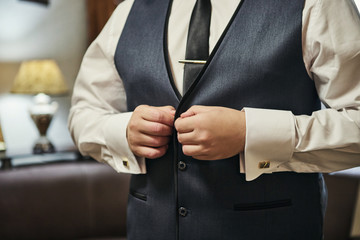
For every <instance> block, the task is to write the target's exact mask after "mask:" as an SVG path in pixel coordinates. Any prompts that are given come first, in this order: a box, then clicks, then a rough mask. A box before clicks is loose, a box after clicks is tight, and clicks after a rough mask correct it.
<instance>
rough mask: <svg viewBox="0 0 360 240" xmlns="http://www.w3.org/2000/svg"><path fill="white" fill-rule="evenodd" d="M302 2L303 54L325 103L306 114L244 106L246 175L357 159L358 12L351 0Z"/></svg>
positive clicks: (352, 163) (317, 168)
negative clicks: (319, 108)
mask: <svg viewBox="0 0 360 240" xmlns="http://www.w3.org/2000/svg"><path fill="white" fill-rule="evenodd" d="M306 2H307V4H305V8H304V11H303V57H304V62H305V66H306V68H307V70H308V73H309V75H310V77H311V78H312V79H313V80H314V83H315V85H316V88H317V91H318V95H319V97H320V99H321V101H322V103H323V104H324V106H325V108H324V109H322V110H319V111H317V112H314V113H313V114H312V115H311V116H305V115H301V116H294V115H293V114H292V113H291V112H289V111H277V110H265V109H251V108H245V112H246V123H247V126H246V127H247V130H246V131H247V132H246V145H245V151H244V160H245V166H244V168H245V173H246V179H247V180H248V181H250V180H253V179H255V178H257V177H258V176H260V175H261V174H264V173H272V172H278V171H294V172H304V173H305V172H333V171H339V170H343V169H347V168H352V167H356V166H359V165H360V67H359V63H360V19H359V13H358V10H357V9H356V7H355V5H354V4H353V3H352V2H351V1H346V0H337V1H332V0H326V1H325V0H322V1H319V0H307V1H306ZM308 2H313V4H312V3H311V4H308Z"/></svg>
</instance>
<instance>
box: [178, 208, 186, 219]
mask: <svg viewBox="0 0 360 240" xmlns="http://www.w3.org/2000/svg"><path fill="white" fill-rule="evenodd" d="M187 214H188V210H187V209H186V208H184V207H180V208H179V215H180V216H182V217H186V215H187Z"/></svg>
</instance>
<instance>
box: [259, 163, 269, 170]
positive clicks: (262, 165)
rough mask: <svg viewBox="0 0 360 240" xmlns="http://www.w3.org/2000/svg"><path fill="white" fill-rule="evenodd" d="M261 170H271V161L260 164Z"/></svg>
mask: <svg viewBox="0 0 360 240" xmlns="http://www.w3.org/2000/svg"><path fill="white" fill-rule="evenodd" d="M259 168H260V169H263V168H270V161H263V162H259Z"/></svg>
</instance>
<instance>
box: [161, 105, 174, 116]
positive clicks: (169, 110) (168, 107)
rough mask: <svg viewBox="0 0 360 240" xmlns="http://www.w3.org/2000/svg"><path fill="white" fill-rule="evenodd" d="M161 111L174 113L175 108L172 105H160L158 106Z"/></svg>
mask: <svg viewBox="0 0 360 240" xmlns="http://www.w3.org/2000/svg"><path fill="white" fill-rule="evenodd" d="M159 108H160V109H161V110H162V111H164V112H166V113H169V114H170V115H173V116H174V115H175V112H176V110H175V108H174V107H173V106H162V107H159Z"/></svg>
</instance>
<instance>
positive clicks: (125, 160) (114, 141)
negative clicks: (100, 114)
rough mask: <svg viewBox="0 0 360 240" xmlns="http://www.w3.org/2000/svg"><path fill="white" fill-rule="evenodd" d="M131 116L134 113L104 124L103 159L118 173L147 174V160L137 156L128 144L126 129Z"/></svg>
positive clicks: (112, 117) (112, 118) (119, 116)
mask: <svg viewBox="0 0 360 240" xmlns="http://www.w3.org/2000/svg"><path fill="white" fill-rule="evenodd" d="M131 116H132V112H127V113H121V114H116V115H113V116H111V117H110V118H109V119H108V120H107V121H106V122H105V123H104V126H103V133H104V136H105V146H103V148H102V150H101V155H102V159H104V160H105V161H106V162H109V164H110V165H111V166H112V167H113V168H114V169H115V170H116V171H117V172H125V173H132V174H140V173H146V166H145V158H142V157H137V156H135V155H134V154H133V152H132V151H131V150H130V147H129V145H128V142H127V138H126V129H127V125H128V122H129V120H130V118H131ZM107 159H109V160H107Z"/></svg>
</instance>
